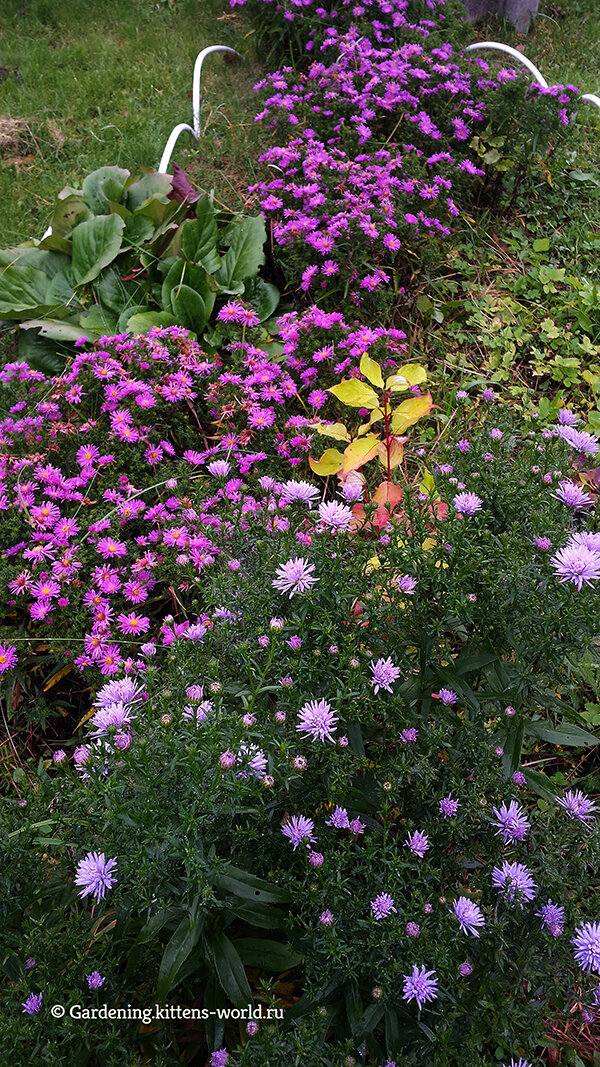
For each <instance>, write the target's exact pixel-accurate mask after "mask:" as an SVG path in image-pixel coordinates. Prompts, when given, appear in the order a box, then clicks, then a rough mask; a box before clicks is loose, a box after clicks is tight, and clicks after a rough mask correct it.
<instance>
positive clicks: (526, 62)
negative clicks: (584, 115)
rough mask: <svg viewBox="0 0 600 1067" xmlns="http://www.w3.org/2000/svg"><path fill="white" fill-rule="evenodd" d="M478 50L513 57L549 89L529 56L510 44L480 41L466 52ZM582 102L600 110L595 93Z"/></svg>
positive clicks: (470, 46) (585, 94)
mask: <svg viewBox="0 0 600 1067" xmlns="http://www.w3.org/2000/svg"><path fill="white" fill-rule="evenodd" d="M476 48H492V49H494V50H495V51H496V52H505V53H506V54H507V55H509V56H512V58H513V59H518V60H519V62H520V63H522V64H523V66H524V67H527V70H528V71H530V72H531V74H533V76H534V78H535V80H536V82H537V83H538V85H541V86H542V88H543V89H547V88H548V82H547V81H546V79H545V78H544V75H543V74H542V73H541V72H540V71H539V70H538V68H537V67H536V66H535V64H534V63H532V62H531V60H530V59H528V58H527V56H524V55H522V54H521V52H517V49H516V48H511V47H510V45H508V44H500V43H499V42H498V41H478V42H477V43H476V44H470V45H467V47H466V48H465V52H473V51H474V50H475V49H476ZM581 99H582V100H589V102H590V103H591V104H595V105H596V107H597V108H600V96H596V94H595V93H583V95H582V96H581Z"/></svg>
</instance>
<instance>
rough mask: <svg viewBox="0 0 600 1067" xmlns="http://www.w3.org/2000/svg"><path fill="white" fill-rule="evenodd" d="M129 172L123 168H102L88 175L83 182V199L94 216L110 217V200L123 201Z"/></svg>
mask: <svg viewBox="0 0 600 1067" xmlns="http://www.w3.org/2000/svg"><path fill="white" fill-rule="evenodd" d="M128 177H129V171H128V170H122V169H121V167H100V168H99V169H98V170H94V171H92V173H91V174H88V175H87V177H86V178H85V180H84V182H83V199H84V201H85V203H86V204H87V206H88V207H89V208H90V210H91V211H92V212H93V213H94V215H108V214H109V212H110V204H109V200H116V201H117V202H118V201H119V200H120V199H121V196H122V194H123V189H124V188H125V182H126V181H127V179H128Z"/></svg>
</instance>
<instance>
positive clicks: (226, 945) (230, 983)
mask: <svg viewBox="0 0 600 1067" xmlns="http://www.w3.org/2000/svg"><path fill="white" fill-rule="evenodd" d="M210 949H211V952H212V957H213V960H214V965H215V971H216V972H217V976H218V979H219V982H220V983H221V985H222V987H223V990H224V991H225V993H226V994H227V996H228V997H229V999H230V1000H231V1002H232V1003H233V1004H235V1006H236V1008H245V1007H247V1006H248V1004H251V1003H252V991H251V989H250V986H249V984H248V979H247V978H246V972H245V970H244V965H243V963H242V961H241V959H240V957H239V956H238V954H237V952H236V950H235V948H234V947H233V944H232V942H231V941H230V940H229V938H228V937H227V936H226V935H225V934H224V933H219V934H216V935H215V936H214V937H213V939H212V941H211V944H210Z"/></svg>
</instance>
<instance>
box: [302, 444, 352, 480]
mask: <svg viewBox="0 0 600 1067" xmlns="http://www.w3.org/2000/svg"><path fill="white" fill-rule="evenodd" d="M308 462H309V464H310V469H311V470H312V471H314V472H315V474H323V475H328V474H337V473H338V471H341V469H342V467H343V465H344V457H343V455H342V453H341V452H338V450H337V448H326V449H325V451H324V453H323V455H322V456H321V458H320V459H313V457H312V456H309V457H308Z"/></svg>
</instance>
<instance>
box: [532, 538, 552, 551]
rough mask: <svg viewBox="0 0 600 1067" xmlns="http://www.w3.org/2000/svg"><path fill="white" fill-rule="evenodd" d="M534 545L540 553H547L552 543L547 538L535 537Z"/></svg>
mask: <svg viewBox="0 0 600 1067" xmlns="http://www.w3.org/2000/svg"><path fill="white" fill-rule="evenodd" d="M534 544H535V547H536V548H539V550H540V552H549V551H550V549H551V548H552V541H551V540H550V538H549V537H536V538H535V541H534Z"/></svg>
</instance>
